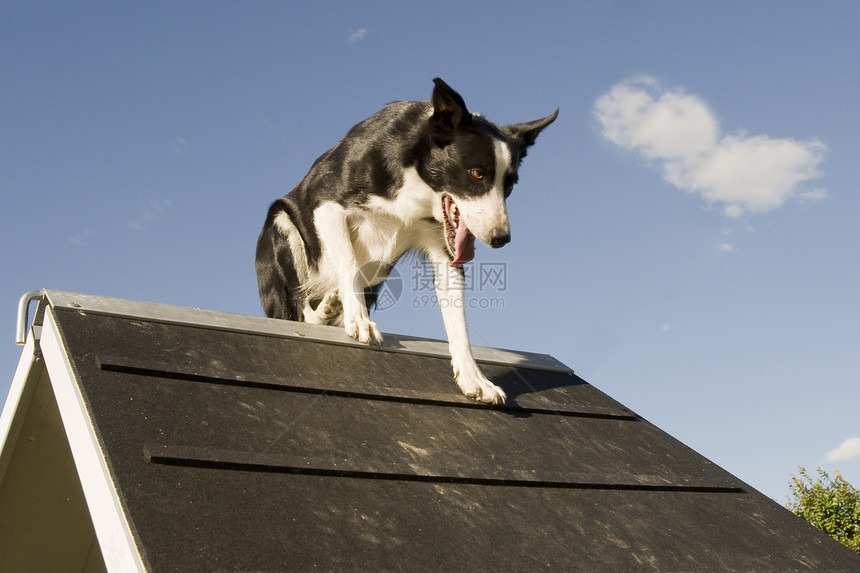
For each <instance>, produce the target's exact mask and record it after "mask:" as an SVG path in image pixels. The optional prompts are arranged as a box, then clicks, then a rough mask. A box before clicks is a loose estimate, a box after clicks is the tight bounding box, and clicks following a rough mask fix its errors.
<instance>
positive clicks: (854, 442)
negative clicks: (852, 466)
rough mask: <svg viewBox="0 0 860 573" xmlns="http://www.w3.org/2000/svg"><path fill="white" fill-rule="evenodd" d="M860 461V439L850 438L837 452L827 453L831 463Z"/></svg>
mask: <svg viewBox="0 0 860 573" xmlns="http://www.w3.org/2000/svg"><path fill="white" fill-rule="evenodd" d="M853 460H860V438H848V439H847V440H845V441H844V442H842V444H841V445H840V446H839V447H838V448H836V449H835V450H830V451H829V452H827V461H829V462H850V461H853Z"/></svg>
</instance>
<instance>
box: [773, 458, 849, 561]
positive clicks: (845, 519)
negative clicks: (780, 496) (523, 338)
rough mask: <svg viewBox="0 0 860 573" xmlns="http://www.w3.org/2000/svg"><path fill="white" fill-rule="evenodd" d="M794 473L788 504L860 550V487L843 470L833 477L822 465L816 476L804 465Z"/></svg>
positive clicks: (830, 534) (826, 531) (847, 544)
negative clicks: (842, 474)
mask: <svg viewBox="0 0 860 573" xmlns="http://www.w3.org/2000/svg"><path fill="white" fill-rule="evenodd" d="M799 469H800V472H799V473H800V476H799V477H798V476H791V498H790V499H789V502H788V504H786V507H787V508H788V509H790V510H791V511H793V512H794V513H795V514H796V515H798V516H800V517H802V518H803V519H805V520H806V521H808V522H809V523H811V524H812V525H814V526H815V527H817V528H818V529H820V530H822V531H824V532H825V533H827V534H828V535H829V536H830V537H832V538H833V539H835V540H836V541H838V542H839V543H841V544H843V545H845V546H846V547H848V548H850V549H853V550H854V551H856V552H857V553H858V554H860V491H858V490H857V488H855V487H854V486H852V485H851V484H850V483H848V482H847V481H845V478H843V477H842V476H841V475H840V474H839V471H836V476H835V477H832V478H831V477H830V476H829V475H828V474H827V472H826V471H824V470H823V469H822V468H818V479H817V480H814V481H813V479H812V477H810V475H809V474H808V473H807V471H806V469H805V468H803V467H801V468H799Z"/></svg>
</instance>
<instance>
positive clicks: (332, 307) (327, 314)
mask: <svg viewBox="0 0 860 573" xmlns="http://www.w3.org/2000/svg"><path fill="white" fill-rule="evenodd" d="M342 314H343V305H342V304H341V302H340V298H339V297H338V296H337V291H335V292H330V293H328V294H326V295H325V297H323V299H322V300H321V301H320V303H319V304H318V305H317V307H316V308H312V307H311V305H310V303H309V302H307V301H305V309H304V315H305V322H309V323H311V324H333V323H335V321H336V320H337V318H338V317H340V315H342Z"/></svg>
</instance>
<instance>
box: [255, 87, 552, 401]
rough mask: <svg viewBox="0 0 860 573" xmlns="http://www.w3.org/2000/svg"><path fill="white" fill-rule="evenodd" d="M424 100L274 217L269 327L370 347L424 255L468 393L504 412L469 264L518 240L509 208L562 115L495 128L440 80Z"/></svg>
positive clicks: (358, 131) (264, 285) (328, 157)
mask: <svg viewBox="0 0 860 573" xmlns="http://www.w3.org/2000/svg"><path fill="white" fill-rule="evenodd" d="M433 82H434V84H435V86H434V89H433V94H432V97H431V98H430V100H428V101H400V102H394V103H390V104H388V105H387V106H385V107H384V108H383V109H382V110H380V111H379V112H377V113H376V114H374V115H372V116H371V117H370V118H368V119H366V120H365V121H363V122H361V123H359V124H357V125H356V126H354V127H353V128H352V129H351V130H350V131H349V132H348V133H347V134H346V136H345V137H344V138H343V139H342V140H341V141H340V142H339V143H337V144H336V145H335V146H334V147H332V148H331V149H329V150H328V151H326V152H325V153H324V154H323V155H322V156H320V157H319V159H317V160H316V161H315V162H314V164H313V165H312V166H311V168H310V170H309V171H308V173H307V175H305V177H304V179H302V181H301V182H300V183H299V184H298V185H297V186H296V187H295V188H294V189H293V190H292V191H290V192H289V193H288V194H287V195H285V196H284V197H282V198H280V199H278V200H276V201H275V202H274V203H273V204H272V205H271V207H270V208H269V212H268V215H267V217H266V222H265V224H264V226H263V230H262V232H261V233H260V236H259V239H258V241H257V253H256V271H257V282H258V286H259V291H260V301H261V303H262V305H263V309H264V310H265V312H266V315H267V316H269V317H270V318H281V319H287V320H297V321H304V322H308V323H314V324H330V325H335V326H342V327H343V328H344V329H345V330H346V333H347V334H348V335H349V336H351V337H352V338H354V339H355V340H357V341H359V342H362V343H368V344H373V345H379V344H381V343H382V335H381V334H380V332H379V329H378V328H377V326H376V324H375V323H374V322H373V321H372V320H371V319H370V315H369V313H368V308H370V307H372V305H373V303H374V302H375V301H376V296H377V294H378V292H379V288H380V286H381V284H382V281H383V280H384V279H385V278H386V277H387V276H388V274H389V272H390V271H391V269H392V268H393V266H394V264H395V263H396V262H397V261H398V260H399V259H400V258H401V257H402V256H403V255H405V254H407V253H410V252H417V253H419V254H421V255H423V256H426V257H427V259H428V261H429V262H430V263H431V266H432V267H433V269H434V285H435V288H436V295H437V297H438V301H439V306H440V308H441V311H442V317H443V321H444V323H445V330H446V332H447V335H448V348H449V352H450V354H451V364H452V367H453V370H454V378H455V380H456V382H457V385H458V386H459V387H460V389H461V391H462V392H463V394H465V395H466V396H469V397H471V398H474V399H475V400H478V401H480V402H485V403H488V404H501V403H504V401H505V399H506V396H505V393H504V391H503V390H502V389H501V388H499V387H498V386H496V385H495V384H493V383H492V382H491V381H490V380H488V379H487V378H486V377H485V376H484V375H483V374H482V373H481V370H480V369H479V367H478V365H477V364H476V363H475V359H474V358H473V357H472V351H471V347H470V344H469V335H468V330H467V327H466V315H465V311H464V308H463V297H464V287H465V280H464V274H463V265H464V264H465V263H466V262H468V261H470V260H471V259H472V258H473V257H474V253H475V239H476V238H477V239H478V240H480V241H481V242H483V243H485V244H487V245H489V246H490V247H492V248H499V247H502V246H504V245H505V244H507V243H508V242H509V241H510V240H511V227H510V222H509V220H508V212H507V206H506V203H505V200H506V199H507V197H508V196H509V195H510V194H511V190H512V189H513V187H514V184H515V183H516V182H517V170H518V168H519V166H520V164H521V162H522V160H523V158H524V157H525V156H526V151H527V149H528V148H529V147H530V146H531V145H532V144H534V142H535V139H536V138H537V136H538V134H539V133H540V132H541V131H542V130H543V129H544V128H545V127H547V126H548V125H549V124H551V123H552V122H553V121H554V120H555V118H556V117H557V116H558V110H556V111H555V112H554V113H552V114H551V115H549V116H547V117H545V118H543V119H538V120H535V121H532V122H528V123H519V124H514V125H507V126H497V125H495V124H494V123H492V122H490V121H488V120H487V119H485V118H484V117H482V116H480V115H478V114H474V113H471V112H470V111H469V110H468V109H467V108H466V104H465V102H464V101H463V98H462V96H460V94H458V93H457V92H456V91H454V90H453V89H452V88H451V87H450V86H449V85H448V84H446V83H445V82H444V81H442V80H441V79H439V78H436V79H434V80H433Z"/></svg>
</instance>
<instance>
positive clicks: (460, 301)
mask: <svg viewBox="0 0 860 573" xmlns="http://www.w3.org/2000/svg"><path fill="white" fill-rule="evenodd" d="M429 258H430V262H431V264H432V265H433V274H434V284H435V286H436V297H437V298H438V301H439V307H440V309H441V311H442V320H443V321H444V322H445V331H446V332H447V333H448V351H449V352H450V353H451V366H452V367H453V369H454V378H455V379H456V380H457V385H458V386H459V387H460V390H461V391H462V392H463V394H465V395H466V396H469V397H470V398H474V399H476V400H478V401H480V402H485V403H487V404H504V403H505V399H506V398H507V396H506V395H505V392H504V391H503V390H502V389H501V388H499V387H498V386H496V385H495V384H493V383H492V382H490V381H489V380H488V379H487V377H486V376H484V374H483V373H482V372H481V369H480V368H478V364H477V363H476V362H475V359H474V357H473V356H472V347H471V344H470V343H469V329H468V327H467V326H466V311H465V307H464V302H465V301H464V291H465V278H464V276H463V271H462V269H460V268H452V267H451V266H450V265H449V264H448V263H449V261H448V257H447V256H446V255H444V254H442V253H440V254H438V255H436V256H430V257H429Z"/></svg>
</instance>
